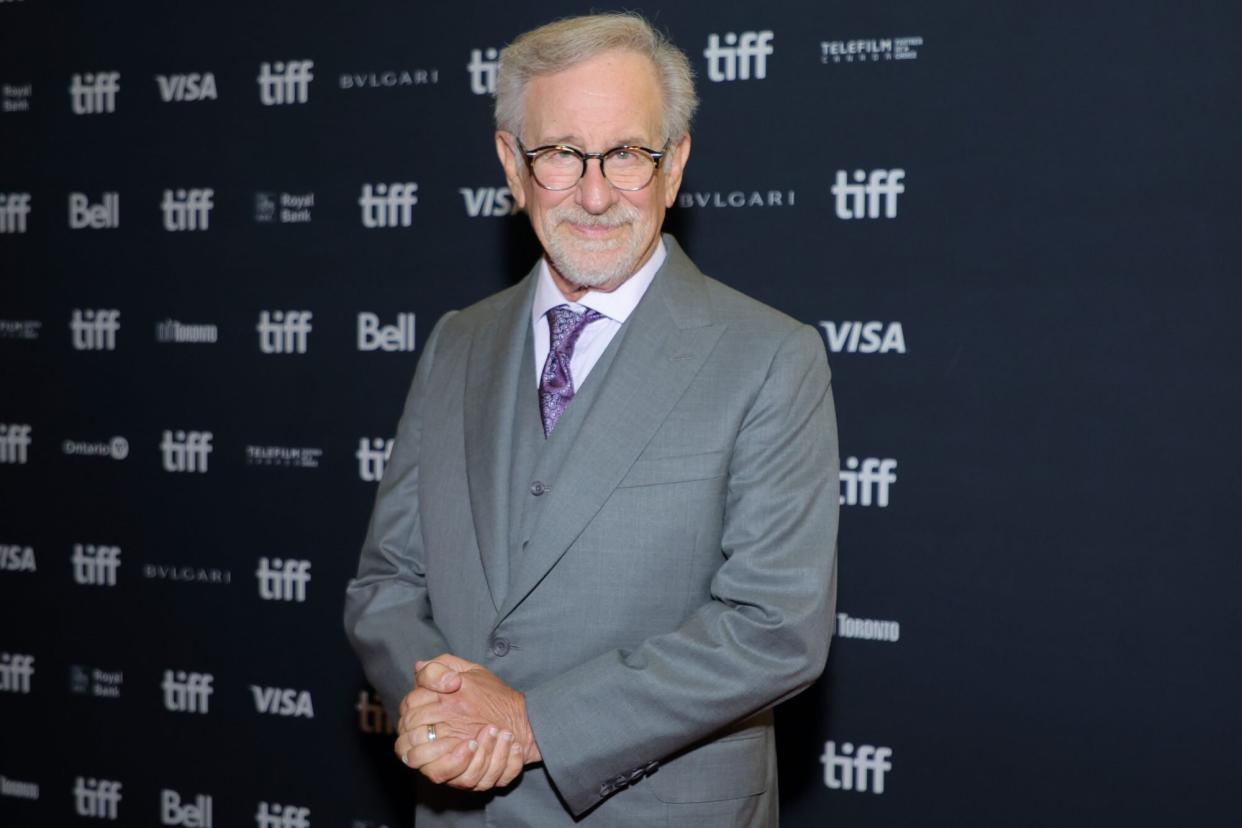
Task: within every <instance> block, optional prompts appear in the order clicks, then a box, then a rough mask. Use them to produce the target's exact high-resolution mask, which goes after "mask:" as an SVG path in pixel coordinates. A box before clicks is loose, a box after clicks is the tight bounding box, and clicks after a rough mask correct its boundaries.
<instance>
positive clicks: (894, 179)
mask: <svg viewBox="0 0 1242 828" xmlns="http://www.w3.org/2000/svg"><path fill="white" fill-rule="evenodd" d="M905 177H906V171H905V170H872V171H871V172H870V173H867V172H866V171H865V170H854V183H853V184H851V183H849V181H848V179H847V176H846V174H845V170H837V181H836V183H835V184H833V185H832V194H833V195H834V196H836V197H837V203H836V209H837V218H839V219H863V218H868V219H874V218H879V217H880V198H881V197H883V199H884V218H897V196H899V195H901V194H902V193H904V192H905V191H906V185H905V184H902V183H901V182H902V179H904V178H905Z"/></svg>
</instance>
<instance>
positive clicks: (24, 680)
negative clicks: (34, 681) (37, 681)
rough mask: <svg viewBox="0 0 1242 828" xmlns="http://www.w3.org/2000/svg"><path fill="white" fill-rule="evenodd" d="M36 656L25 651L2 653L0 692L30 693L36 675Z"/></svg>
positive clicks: (0, 655) (0, 660) (0, 658)
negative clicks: (31, 681)
mask: <svg viewBox="0 0 1242 828" xmlns="http://www.w3.org/2000/svg"><path fill="white" fill-rule="evenodd" d="M34 662H35V659H34V656H32V655H25V654H23V653H0V693H20V694H22V695H28V694H29V693H30V680H31V678H33V677H34V673H35V667H34Z"/></svg>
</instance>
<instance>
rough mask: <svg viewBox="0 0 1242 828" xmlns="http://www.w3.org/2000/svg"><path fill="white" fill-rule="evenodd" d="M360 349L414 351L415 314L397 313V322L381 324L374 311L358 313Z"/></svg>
mask: <svg viewBox="0 0 1242 828" xmlns="http://www.w3.org/2000/svg"><path fill="white" fill-rule="evenodd" d="M358 350H359V351H388V352H389V353H391V352H393V351H413V350H414V314H412V313H399V314H397V324H395V325H384V326H381V325H380V320H379V316H378V315H376V314H374V313H366V312H364V313H360V314H358Z"/></svg>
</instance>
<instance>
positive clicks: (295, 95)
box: [256, 60, 315, 106]
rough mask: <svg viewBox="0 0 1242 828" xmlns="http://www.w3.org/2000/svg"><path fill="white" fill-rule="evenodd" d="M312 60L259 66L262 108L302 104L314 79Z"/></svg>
mask: <svg viewBox="0 0 1242 828" xmlns="http://www.w3.org/2000/svg"><path fill="white" fill-rule="evenodd" d="M313 68H315V62H314V61H313V60H285V61H280V60H278V61H276V62H275V63H268V62H267V61H264V62H263V63H260V64H259V77H258V78H257V79H256V80H257V81H258V83H259V102H260V103H262V104H263V105H264V106H284V105H288V104H304V103H306V100H307V97H308V95H309V94H310V83H311V81H313V80H314V79H315V76H314V75H312V74H311V69H313Z"/></svg>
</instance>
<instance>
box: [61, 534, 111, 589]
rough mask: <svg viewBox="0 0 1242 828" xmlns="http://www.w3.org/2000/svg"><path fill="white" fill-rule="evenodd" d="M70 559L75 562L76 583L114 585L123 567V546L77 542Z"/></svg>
mask: <svg viewBox="0 0 1242 828" xmlns="http://www.w3.org/2000/svg"><path fill="white" fill-rule="evenodd" d="M69 561H70V563H72V564H73V582H74V583H75V584H80V585H82V586H108V587H113V586H116V574H117V570H119V569H120V568H121V547H119V546H103V545H100V546H96V545H95V544H93V543H85V544H84V543H75V544H74V545H73V555H72V556H71V557H70V558H69Z"/></svg>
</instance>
